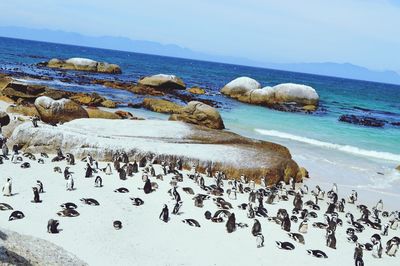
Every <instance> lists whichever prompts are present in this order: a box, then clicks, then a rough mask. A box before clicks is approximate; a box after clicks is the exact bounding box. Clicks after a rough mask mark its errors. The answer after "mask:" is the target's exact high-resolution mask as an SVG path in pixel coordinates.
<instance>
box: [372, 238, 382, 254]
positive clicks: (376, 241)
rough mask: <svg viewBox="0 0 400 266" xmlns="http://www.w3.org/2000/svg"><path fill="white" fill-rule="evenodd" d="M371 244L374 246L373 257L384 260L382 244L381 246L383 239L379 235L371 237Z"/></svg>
mask: <svg viewBox="0 0 400 266" xmlns="http://www.w3.org/2000/svg"><path fill="white" fill-rule="evenodd" d="M371 242H372V244H373V247H372V256H373V257H374V258H379V259H380V258H382V251H383V248H382V244H381V237H380V236H379V235H378V234H373V235H372V237H371Z"/></svg>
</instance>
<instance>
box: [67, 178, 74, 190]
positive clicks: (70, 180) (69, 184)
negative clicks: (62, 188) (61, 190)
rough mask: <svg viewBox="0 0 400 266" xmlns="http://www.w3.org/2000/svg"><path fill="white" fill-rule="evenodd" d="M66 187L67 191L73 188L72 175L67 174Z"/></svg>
mask: <svg viewBox="0 0 400 266" xmlns="http://www.w3.org/2000/svg"><path fill="white" fill-rule="evenodd" d="M66 188H67V191H72V190H74V189H75V183H74V178H73V177H72V175H69V176H68V180H67V184H66Z"/></svg>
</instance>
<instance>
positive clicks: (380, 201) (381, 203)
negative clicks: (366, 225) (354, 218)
mask: <svg viewBox="0 0 400 266" xmlns="http://www.w3.org/2000/svg"><path fill="white" fill-rule="evenodd" d="M375 209H376V210H377V211H379V212H382V211H383V201H382V200H381V199H380V200H379V201H378V203H377V204H376V206H375Z"/></svg>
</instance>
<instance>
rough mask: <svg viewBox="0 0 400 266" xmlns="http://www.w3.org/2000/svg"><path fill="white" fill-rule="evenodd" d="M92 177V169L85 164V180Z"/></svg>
mask: <svg viewBox="0 0 400 266" xmlns="http://www.w3.org/2000/svg"><path fill="white" fill-rule="evenodd" d="M92 175H93V168H92V167H91V166H90V164H89V163H86V172H85V178H89V177H92Z"/></svg>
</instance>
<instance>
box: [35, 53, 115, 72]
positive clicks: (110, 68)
mask: <svg viewBox="0 0 400 266" xmlns="http://www.w3.org/2000/svg"><path fill="white" fill-rule="evenodd" d="M39 65H40V66H45V67H50V68H59V69H64V70H78V71H90V72H99V73H109V74H120V73H122V71H121V68H120V67H119V66H118V65H116V64H109V63H106V62H97V61H95V60H92V59H88V58H77V57H76V58H70V59H67V60H62V59H57V58H53V59H51V60H50V61H48V62H42V63H39Z"/></svg>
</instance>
